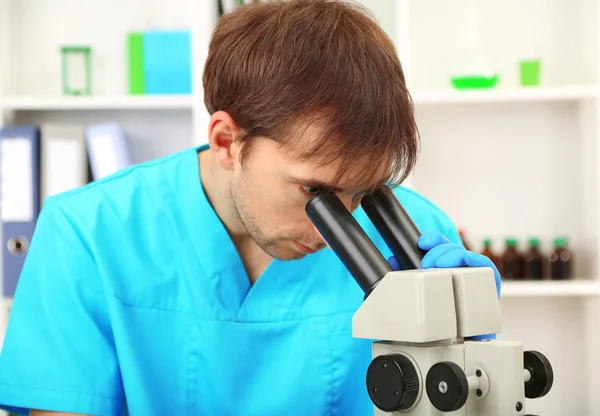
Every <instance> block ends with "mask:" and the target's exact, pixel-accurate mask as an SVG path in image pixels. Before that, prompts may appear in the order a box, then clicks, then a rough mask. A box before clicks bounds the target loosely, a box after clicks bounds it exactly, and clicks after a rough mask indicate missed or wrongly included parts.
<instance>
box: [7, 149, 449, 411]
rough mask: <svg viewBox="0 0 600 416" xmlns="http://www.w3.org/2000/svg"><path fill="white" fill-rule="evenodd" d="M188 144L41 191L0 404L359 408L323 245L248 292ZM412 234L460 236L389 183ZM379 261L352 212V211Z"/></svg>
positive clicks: (355, 364) (349, 285)
mask: <svg viewBox="0 0 600 416" xmlns="http://www.w3.org/2000/svg"><path fill="white" fill-rule="evenodd" d="M202 149H203V147H200V148H192V149H189V150H186V151H183V152H180V153H177V154H174V155H171V156H169V157H166V158H161V159H159V160H155V161H152V162H148V163H144V164H141V165H137V166H134V167H131V168H129V169H127V170H124V171H122V172H119V173H118V174H115V175H113V176H111V177H109V178H106V179H103V180H100V181H97V182H94V183H92V184H90V185H88V186H86V187H83V188H80V189H77V190H74V191H71V192H68V193H65V194H62V195H58V196H54V197H51V198H49V199H47V200H46V202H45V203H44V206H43V209H42V212H41V214H40V217H39V219H38V224H37V229H36V232H35V235H34V237H33V239H32V242H31V245H30V249H29V252H28V255H27V258H26V262H25V265H24V268H23V271H22V275H21V279H20V282H19V285H18V288H17V292H16V294H15V299H14V302H13V307H12V312H11V317H10V322H9V326H8V331H7V334H6V338H5V342H4V347H3V350H2V355H1V356H0V405H1V406H0V407H3V408H4V409H8V410H11V411H14V412H17V413H26V412H27V409H30V408H34V409H43V410H54V411H63V412H72V413H83V414H95V415H122V414H132V415H144V416H148V415H219V416H227V415H245V416H252V415H256V416H259V415H260V416H265V415H284V414H285V415H301V416H306V415H344V416H348V415H372V414H373V410H374V409H373V405H372V403H371V401H370V399H369V397H368V394H367V391H366V388H365V374H366V370H367V366H368V365H369V363H370V361H371V342H370V341H368V340H363V339H354V338H352V327H351V323H352V315H353V314H354V312H355V311H356V310H357V308H358V307H359V306H360V304H361V302H362V300H363V296H364V294H363V293H362V291H361V290H360V288H359V287H358V285H357V284H356V282H355V281H354V279H353V278H352V277H351V276H350V274H349V273H348V272H347V270H346V269H345V268H344V266H343V265H342V263H341V262H340V261H339V260H338V258H337V257H336V256H335V254H334V253H333V252H332V251H331V250H323V251H320V252H318V253H316V254H313V255H309V256H306V257H305V258H304V259H302V260H298V261H278V260H275V261H273V262H272V263H271V264H270V265H269V267H268V268H267V270H266V271H265V272H264V273H263V275H262V276H261V277H260V279H259V280H258V281H257V282H256V283H255V284H254V285H253V286H251V285H250V282H249V280H248V277H247V274H246V272H245V270H244V267H243V264H242V261H241V259H240V257H239V256H238V254H237V251H236V249H235V246H234V245H233V243H232V241H231V240H230V238H229V236H228V234H227V232H226V230H225V228H224V227H223V225H222V223H221V221H220V220H219V218H218V217H217V215H216V214H215V212H214V211H213V209H212V207H211V206H210V204H209V202H208V201H207V199H206V197H205V194H204V192H203V189H202V184H201V182H200V180H199V175H200V173H199V167H198V159H197V151H200V150H202ZM396 193H397V196H398V198H399V199H400V201H401V202H402V203H403V204H404V206H405V207H406V209H407V211H408V212H409V213H410V214H411V215H412V217H413V219H414V220H415V222H416V224H417V225H418V227H419V228H420V229H421V230H422V231H426V230H431V229H435V230H438V231H440V232H442V233H444V234H445V235H446V236H447V237H449V238H450V239H451V240H452V241H454V242H460V237H459V235H458V232H457V230H456V228H455V227H454V226H453V224H452V223H451V221H450V220H449V219H448V217H447V216H446V215H444V214H443V213H442V212H441V211H440V210H439V209H438V208H437V207H436V206H434V205H433V204H432V203H431V202H429V201H428V200H426V199H424V198H423V197H422V196H420V195H418V194H416V193H414V192H412V191H410V190H407V189H405V188H398V189H397V190H396ZM354 215H355V217H356V219H357V220H358V221H359V223H360V224H361V225H362V226H363V227H364V229H365V231H366V232H367V234H368V235H369V236H370V237H371V238H372V240H373V242H374V243H375V244H376V245H377V246H378V247H379V248H380V249H381V251H382V253H383V254H384V256H386V258H387V257H388V256H390V255H391V254H390V251H389V249H388V248H387V247H386V246H385V244H384V243H383V240H382V239H381V237H380V236H379V235H378V234H377V232H376V231H375V229H374V228H373V227H372V225H371V223H370V222H369V221H368V219H367V217H366V215H365V214H364V212H363V211H362V210H361V209H360V208H359V209H358V210H357V211H356V212H355V213H354Z"/></svg>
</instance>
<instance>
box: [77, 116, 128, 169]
mask: <svg viewBox="0 0 600 416" xmlns="http://www.w3.org/2000/svg"><path fill="white" fill-rule="evenodd" d="M86 143H87V149H88V155H89V163H90V170H91V173H92V179H93V180H95V181H96V180H98V179H102V178H105V177H107V176H109V175H112V174H113V173H115V172H117V171H119V170H121V169H125V168H127V167H129V166H131V164H132V160H131V152H130V149H129V142H128V140H127V137H126V136H125V132H124V131H123V129H122V128H121V126H119V124H117V123H102V124H94V125H90V126H88V127H87V129H86Z"/></svg>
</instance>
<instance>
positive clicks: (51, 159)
mask: <svg viewBox="0 0 600 416" xmlns="http://www.w3.org/2000/svg"><path fill="white" fill-rule="evenodd" d="M40 145H41V175H40V177H41V204H42V206H43V204H44V201H45V200H46V198H47V197H49V196H52V195H57V194H60V193H63V192H66V191H70V190H72V189H75V188H78V187H80V186H84V185H86V184H87V183H88V156H87V148H86V144H85V127H84V126H80V125H77V124H73V125H71V124H44V125H42V128H41V138H40Z"/></svg>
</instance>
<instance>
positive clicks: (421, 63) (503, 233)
mask: <svg viewBox="0 0 600 416" xmlns="http://www.w3.org/2000/svg"><path fill="white" fill-rule="evenodd" d="M362 3H363V4H365V5H366V6H367V7H369V8H370V9H371V11H372V12H373V14H374V15H375V17H376V18H377V19H378V21H379V22H380V24H381V25H382V27H383V28H384V29H385V30H386V31H387V32H388V34H389V35H390V36H391V37H392V39H393V40H394V41H395V43H396V46H397V48H398V52H399V55H400V58H401V61H402V63H403V67H404V70H405V74H406V77H407V83H408V87H409V90H410V91H411V95H412V97H413V100H414V103H415V109H416V115H417V121H418V126H419V131H420V136H421V154H420V158H419V161H418V163H417V167H416V169H415V171H414V172H413V174H412V175H411V178H410V179H409V181H408V182H407V185H409V186H410V187H411V188H413V189H415V190H416V191H418V192H420V193H421V194H423V195H424V196H426V197H428V198H430V199H431V200H433V201H434V202H435V203H436V204H437V205H438V206H440V208H442V209H443V210H444V211H445V212H446V213H448V214H449V215H450V217H451V218H452V219H453V220H454V221H455V222H456V224H457V226H459V227H461V228H464V229H465V231H466V235H467V239H468V241H469V242H470V243H471V245H472V246H473V249H475V250H478V251H479V250H481V249H482V241H483V239H484V238H491V239H492V241H493V248H494V250H495V251H496V252H497V253H498V254H500V253H501V252H502V250H503V246H504V239H505V238H507V237H515V238H517V239H518V240H519V249H521V250H523V249H525V248H526V242H527V241H526V239H527V238H529V237H539V238H540V239H541V243H542V245H541V248H542V250H543V251H544V253H548V252H549V251H550V250H552V240H553V238H554V237H556V236H559V235H566V236H567V237H568V238H569V246H570V249H571V250H572V251H573V253H574V259H575V271H574V276H576V277H575V278H574V279H573V280H572V281H538V282H524V281H505V282H504V283H503V290H502V301H501V303H502V313H503V331H502V334H500V335H499V337H500V338H504V339H512V340H520V341H522V342H523V344H524V347H525V348H526V349H537V350H539V351H541V352H543V353H544V354H545V355H546V356H547V357H548V358H549V359H550V361H551V363H552V364H553V367H554V371H555V380H554V387H553V389H552V391H551V392H550V393H549V394H548V395H547V396H546V397H544V398H541V399H536V400H528V401H527V412H528V413H531V414H540V415H547V416H555V415H556V416H560V415H567V414H568V415H580V416H583V415H596V414H600V396H599V395H598V394H597V393H596V391H595V388H594V386H596V385H598V383H600V378H599V376H598V375H599V374H600V359H599V357H598V356H597V351H600V338H599V337H598V335H596V334H597V333H598V331H597V322H598V320H599V319H600V271H599V270H600V269H599V263H598V259H599V258H600V240H599V238H598V236H599V235H600V209H599V204H598V200H599V197H600V169H599V168H598V166H599V165H600V146H599V143H600V124H599V123H600V106H599V105H598V104H599V102H600V101H599V100H600V88H599V84H598V80H599V79H600V61H599V59H598V58H599V56H600V53H599V47H600V42H599V41H600V37H599V36H600V35H599V30H598V29H599V27H600V14H599V11H600V7H599V5H600V2H598V1H597V0H575V1H566V0H526V1H522V0H489V1H485V2H481V1H474V0H451V1H447V2H440V1H437V0H397V1H394V2H389V1H385V0H362ZM470 10H475V11H476V16H477V17H478V19H479V21H478V23H479V26H478V28H479V31H478V32H471V33H477V34H478V35H479V36H478V38H477V39H478V40H479V41H480V45H481V46H482V48H483V49H482V50H483V51H484V52H485V53H487V57H488V59H489V62H490V63H491V65H492V67H493V68H494V69H495V71H496V73H497V74H498V75H499V82H498V85H497V86H496V87H495V88H493V89H484V90H456V89H454V88H453V87H452V86H451V82H450V79H451V76H452V75H456V74H459V73H458V72H455V71H456V70H457V68H460V64H464V63H465V62H468V61H467V60H466V59H465V56H466V55H465V51H468V50H469V49H468V48H467V46H468V42H465V41H466V40H468V39H471V40H472V39H474V38H473V37H471V38H468V37H465V35H468V32H467V30H468V28H469V20H468V16H469V11H470ZM532 50H536V51H538V53H539V54H540V57H541V58H542V84H541V85H540V86H539V87H527V88H525V87H521V86H520V82H519V71H518V61H519V60H520V59H523V58H525V57H527V56H528V54H529V53H530V51H532Z"/></svg>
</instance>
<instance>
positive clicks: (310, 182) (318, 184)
mask: <svg viewBox="0 0 600 416" xmlns="http://www.w3.org/2000/svg"><path fill="white" fill-rule="evenodd" d="M289 179H290V180H291V181H292V182H296V183H297V184H299V185H303V186H308V187H311V188H323V189H325V190H336V191H338V192H340V193H345V192H350V191H355V192H358V193H363V192H364V193H367V192H370V191H372V190H373V188H372V187H370V188H365V189H344V188H340V186H339V185H336V184H333V183H327V182H324V181H322V180H320V179H312V178H296V177H293V176H290V177H289Z"/></svg>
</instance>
